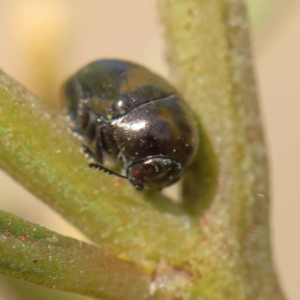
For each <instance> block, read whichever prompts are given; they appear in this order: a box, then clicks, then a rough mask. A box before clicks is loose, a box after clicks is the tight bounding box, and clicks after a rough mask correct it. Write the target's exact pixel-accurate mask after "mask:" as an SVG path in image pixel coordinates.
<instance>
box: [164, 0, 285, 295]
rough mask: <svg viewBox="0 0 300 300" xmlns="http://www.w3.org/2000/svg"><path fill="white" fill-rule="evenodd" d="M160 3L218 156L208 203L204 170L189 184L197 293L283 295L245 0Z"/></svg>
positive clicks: (172, 58)
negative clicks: (194, 218)
mask: <svg viewBox="0 0 300 300" xmlns="http://www.w3.org/2000/svg"><path fill="white" fill-rule="evenodd" d="M159 8H160V14H161V19H162V23H163V25H164V29H165V38H166V42H167V57H168V61H169V64H170V66H171V74H172V78H173V79H175V81H176V83H177V86H178V87H179V88H180V90H181V92H182V93H183V94H184V96H185V98H186V99H187V100H188V101H189V102H190V103H191V106H192V108H193V109H194V111H195V113H196V115H197V116H198V117H199V119H200V120H201V121H202V125H203V128H204V129H205V137H207V140H208V141H209V142H210V143H211V149H213V151H214V153H215V157H216V161H217V162H216V165H217V188H216V190H215V191H214V193H215V194H214V196H213V200H212V201H211V202H210V203H207V201H206V203H203V202H202V203H201V201H199V197H201V194H202V193H203V191H202V190H203V188H204V187H203V184H202V183H201V180H199V178H200V179H201V178H202V177H199V173H198V176H197V173H194V174H193V173H190V174H189V175H188V176H187V178H186V181H185V186H184V196H185V201H186V202H187V205H188V206H190V205H193V206H194V209H195V210H197V211H198V213H199V219H198V221H199V230H200V234H199V236H200V239H199V241H200V242H199V244H198V247H196V249H195V251H194V253H193V254H194V258H193V259H191V261H190V262H191V263H192V265H194V266H195V269H197V270H198V272H199V273H200V274H201V276H199V281H198V283H196V284H195V286H194V289H193V292H194V294H195V295H197V296H198V297H199V298H197V299H223V300H224V299H248V300H249V299H253V300H257V299H264V300H266V299H270V300H271V299H272V300H274V299H283V296H282V294H281V292H280V288H279V286H278V283H277V279H276V274H275V271H274V268H273V265H272V259H271V250H270V240H269V226H268V216H269V214H268V207H269V191H268V172H267V159H266V149H265V146H264V142H263V134H262V129H261V124H260V118H259V111H258V104H257V96H256V89H255V83H254V76H253V70H252V60H251V53H250V48H251V47H250V44H249V33H248V23H247V18H246V12H245V7H244V2H243V1H241V0H238V1H236V0H209V1H205V0H204V1H203V0H160V1H159ZM204 147H206V144H205V141H204ZM205 158H206V157H203V159H204V160H205ZM198 159H199V160H201V158H199V157H198ZM199 166H200V167H201V163H199ZM202 166H204V168H206V165H205V162H202ZM195 199H197V200H198V201H197V200H196V201H195ZM201 297H202V298H201Z"/></svg>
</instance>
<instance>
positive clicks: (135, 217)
mask: <svg viewBox="0 0 300 300" xmlns="http://www.w3.org/2000/svg"><path fill="white" fill-rule="evenodd" d="M80 146H81V143H80V141H78V140H77V139H76V138H75V137H73V136H72V135H71V134H70V133H68V132H67V125H66V123H64V122H63V120H62V118H61V117H60V116H57V115H56V114H55V113H54V112H52V111H50V110H49V108H48V107H47V106H46V105H45V104H43V103H42V102H40V101H39V100H38V99H37V98H36V97H34V96H33V95H32V94H31V93H30V92H28V91H26V90H25V89H24V88H23V87H22V86H20V85H19V84H18V83H17V82H15V81H14V80H12V79H11V78H9V77H8V76H7V75H5V74H4V73H0V167H1V168H3V169H4V170H6V171H7V172H8V173H9V174H10V175H11V176H12V177H14V178H15V179H16V180H18V181H19V182H20V183H21V184H23V185H24V186H25V187H27V188H28V189H29V190H30V191H32V192H33V193H34V194H35V195H36V196H37V197H39V198H40V199H41V200H42V201H44V202H45V203H47V204H48V205H50V206H51V207H52V208H53V209H55V210H56V211H58V212H59V213H60V214H62V215H63V216H64V217H65V218H66V219H67V220H69V221H70V222H71V223H73V224H74V225H75V226H76V227H77V228H79V229H80V230H82V231H83V232H84V233H85V234H86V235H87V236H88V237H89V238H90V239H91V240H92V241H94V242H96V243H100V242H101V243H103V242H108V243H110V244H114V245H115V247H117V248H119V251H120V252H124V251H125V252H126V254H127V256H128V257H131V258H133V259H135V260H145V259H150V260H157V259H158V258H160V257H165V258H166V259H168V260H170V261H173V262H176V261H179V258H180V257H181V256H183V255H186V254H187V252H188V250H189V248H190V247H191V244H192V243H193V240H194V238H193V231H192V230H191V229H190V222H191V221H190V219H189V217H188V216H187V215H186V214H185V213H184V211H183V210H182V209H180V208H179V207H178V206H176V205H175V204H173V203H172V202H171V201H170V200H168V199H167V198H166V197H164V196H163V195H162V194H160V193H152V194H151V193H145V192H137V191H135V190H134V188H133V187H132V186H131V185H130V184H129V183H128V182H126V181H125V180H122V179H120V178H117V177H114V176H108V175H107V174H104V173H102V172H99V171H97V170H94V169H90V168H88V166H87V164H88V161H87V159H86V158H85V157H84V155H83V154H81V153H80V151H79V149H80ZM161 232H164V233H166V236H163V235H161ZM194 233H195V231H194ZM178 240H180V241H182V243H181V244H177V241H178ZM174 249H176V251H174Z"/></svg>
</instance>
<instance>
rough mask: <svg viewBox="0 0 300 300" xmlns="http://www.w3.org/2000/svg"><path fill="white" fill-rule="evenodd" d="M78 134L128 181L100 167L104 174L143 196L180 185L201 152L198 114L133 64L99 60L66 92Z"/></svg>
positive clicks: (96, 156) (100, 160)
mask: <svg viewBox="0 0 300 300" xmlns="http://www.w3.org/2000/svg"><path fill="white" fill-rule="evenodd" d="M64 100H65V106H66V109H67V115H68V116H69V117H70V119H71V121H72V123H73V130H74V131H75V132H77V133H78V134H80V135H81V136H83V137H84V138H85V141H86V143H87V144H91V145H93V150H91V149H90V148H88V147H87V146H84V149H85V152H86V153H88V154H89V155H90V156H92V157H93V158H94V159H95V160H96V161H97V162H98V163H100V164H103V162H104V155H110V156H112V157H113V158H115V159H116V160H118V161H119V163H120V164H121V166H122V168H123V169H124V170H125V172H126V175H120V174H118V173H115V172H113V171H111V170H109V169H107V168H106V167H104V166H102V165H99V164H89V165H90V167H94V168H97V169H99V170H102V171H104V172H108V173H110V174H113V175H117V176H119V177H122V178H126V179H128V180H129V181H130V182H131V183H132V184H133V185H134V187H135V188H136V189H137V190H143V189H162V188H164V187H166V186H169V185H171V184H173V183H175V182H177V181H178V180H179V179H180V178H181V176H182V174H183V173H184V171H185V170H186V167H187V166H188V165H189V164H190V163H191V161H192V159H193V158H194V156H195V153H196V151H197V148H198V132H197V127H196V123H195V120H194V117H193V113H192V112H191V110H190V108H189V107H188V106H187V104H186V103H185V102H184V100H183V99H182V97H181V95H180V94H179V93H178V92H177V91H176V90H175V89H174V87H172V86H171V85H170V84H169V83H168V82H167V81H166V80H164V79H163V78H161V77H160V76H158V75H156V74H154V73H152V72H151V71H149V70H148V69H146V68H144V67H142V66H140V65H138V64H135V63H131V62H127V61H121V60H98V61H95V62H92V63H90V64H88V65H87V66H86V67H84V68H82V69H80V70H79V71H78V72H77V73H76V74H75V75H74V76H72V77H71V78H70V79H69V80H68V81H67V82H66V84H65V86H64Z"/></svg>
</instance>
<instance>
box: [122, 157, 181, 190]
mask: <svg viewBox="0 0 300 300" xmlns="http://www.w3.org/2000/svg"><path fill="white" fill-rule="evenodd" d="M181 173H182V166H181V164H180V163H178V162H176V161H174V160H172V159H169V158H166V157H159V156H158V157H151V158H149V159H145V160H143V161H139V162H136V163H133V164H132V165H130V166H129V167H128V169H127V176H128V179H129V181H130V182H131V183H132V184H133V185H134V187H135V188H136V189H137V190H143V189H162V188H164V187H166V186H169V185H171V184H173V183H175V182H177V181H178V180H179V179H180V175H181Z"/></svg>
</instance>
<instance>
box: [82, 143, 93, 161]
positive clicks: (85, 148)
mask: <svg viewBox="0 0 300 300" xmlns="http://www.w3.org/2000/svg"><path fill="white" fill-rule="evenodd" d="M81 151H82V152H83V153H84V154H85V155H87V156H88V158H91V159H93V160H97V158H96V155H95V153H94V152H93V151H92V150H91V149H90V148H89V147H88V146H87V145H84V144H82V146H81Z"/></svg>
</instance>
